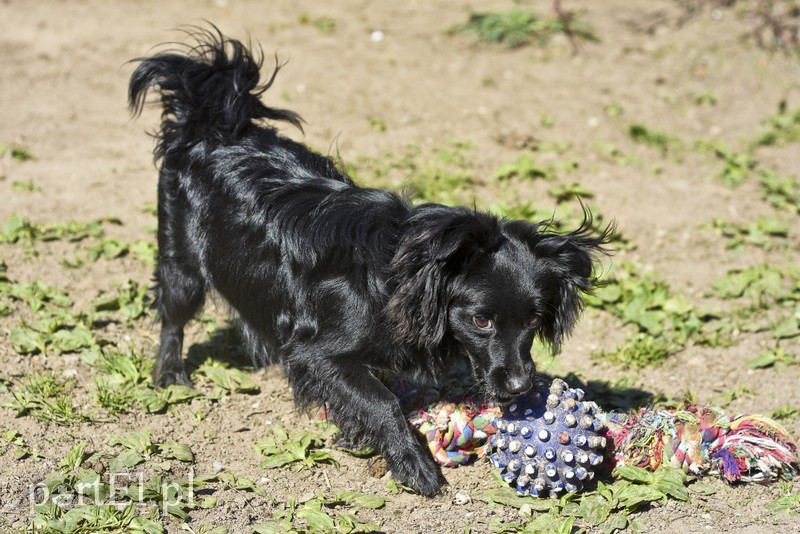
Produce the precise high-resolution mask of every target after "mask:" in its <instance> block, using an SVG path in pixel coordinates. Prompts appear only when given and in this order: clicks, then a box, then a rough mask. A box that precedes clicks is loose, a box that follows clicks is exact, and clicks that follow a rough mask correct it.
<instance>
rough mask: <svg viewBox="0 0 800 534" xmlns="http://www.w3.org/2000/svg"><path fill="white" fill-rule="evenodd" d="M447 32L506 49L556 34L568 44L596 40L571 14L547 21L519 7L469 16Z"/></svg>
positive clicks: (546, 41) (545, 40)
mask: <svg viewBox="0 0 800 534" xmlns="http://www.w3.org/2000/svg"><path fill="white" fill-rule="evenodd" d="M450 33H469V34H473V35H474V36H475V37H476V39H477V40H478V42H480V43H485V44H494V45H503V46H507V47H509V48H519V47H521V46H525V45H528V44H531V43H535V44H538V45H539V46H543V45H545V44H547V43H548V42H549V41H550V39H551V38H552V37H553V36H554V35H556V34H565V35H567V36H568V37H569V38H570V40H571V41H572V40H581V41H597V37H596V36H595V34H594V33H593V32H592V30H591V29H590V28H589V27H588V26H587V25H586V24H585V23H583V22H582V21H580V20H578V19H577V18H576V17H575V15H574V14H571V13H570V14H569V15H568V16H567V17H556V18H552V19H547V18H542V17H539V16H538V15H536V14H535V13H534V12H532V11H528V10H523V9H519V8H514V9H511V10H509V11H504V12H495V13H471V14H470V16H469V19H468V20H467V22H465V23H463V24H459V25H457V26H455V27H453V28H452V29H451V30H450Z"/></svg>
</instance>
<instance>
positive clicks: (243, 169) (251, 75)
mask: <svg viewBox="0 0 800 534" xmlns="http://www.w3.org/2000/svg"><path fill="white" fill-rule="evenodd" d="M193 37H194V39H195V40H196V41H197V44H196V45H195V46H193V47H187V50H186V52H184V53H180V52H174V51H170V52H166V53H162V54H157V55H154V56H152V57H149V58H145V59H142V60H140V63H139V65H138V67H137V68H136V70H135V71H134V73H133V75H132V76H131V81H130V87H129V104H130V107H131V110H132V111H133V113H134V114H138V113H140V112H141V110H142V108H143V106H144V103H145V97H146V94H147V92H148V90H149V89H157V90H158V92H159V94H160V100H161V106H162V109H163V111H162V122H161V128H160V130H159V132H158V133H157V135H156V139H157V145H156V149H155V157H156V160H157V161H158V162H159V164H160V178H159V186H158V187H159V199H158V204H159V262H158V266H157V269H156V280H157V282H158V289H157V291H158V303H159V310H160V312H161V315H162V318H163V319H165V320H166V321H167V322H168V323H172V322H174V323H175V324H176V325H178V324H181V325H182V324H185V322H186V321H188V319H190V318H191V317H192V316H193V315H194V314H195V313H196V312H197V310H198V309H199V307H200V305H201V304H202V302H203V295H205V293H206V291H207V290H209V289H215V290H217V291H218V292H219V293H220V294H221V295H222V296H223V297H224V298H225V299H226V300H227V301H228V302H229V303H230V304H231V305H232V307H233V308H234V310H235V311H236V312H237V314H238V315H239V317H240V319H241V321H242V327H243V330H244V334H245V335H244V337H245V340H246V341H247V342H248V345H249V346H250V348H251V352H252V353H253V355H254V356H255V357H256V360H257V361H256V363H260V364H263V363H266V362H267V361H275V359H276V356H278V354H277V352H278V350H279V348H280V347H281V346H283V345H285V344H286V343H288V342H289V341H291V340H292V338H293V336H294V337H297V336H301V337H302V336H303V335H311V334H310V333H313V332H316V331H317V330H318V329H319V328H320V325H319V324H316V323H317V322H318V321H310V320H309V321H306V320H305V319H304V317H303V315H305V314H304V311H308V310H307V308H308V307H309V305H315V306H318V307H323V308H324V307H325V306H327V304H326V299H325V291H322V292H320V291H319V290H320V288H321V287H327V286H326V284H327V285H328V286H330V287H331V289H330V291H334V292H335V293H341V292H342V291H343V290H344V289H345V288H346V289H347V290H348V291H350V292H352V293H353V294H359V293H362V294H366V293H369V294H371V295H376V294H380V293H381V287H379V286H382V284H383V280H382V278H381V276H376V275H379V274H380V273H381V271H382V269H381V268H378V269H375V268H374V267H376V266H381V265H384V266H385V265H387V264H388V263H389V261H390V260H391V253H392V250H393V243H394V241H395V240H396V238H397V233H398V232H397V226H398V225H399V224H400V223H401V221H403V220H404V219H405V217H406V216H407V212H408V205H407V204H406V203H405V202H404V201H403V200H401V199H400V198H399V197H398V196H397V195H394V194H392V193H388V192H386V191H381V190H374V189H366V188H359V187H356V186H355V185H354V184H353V183H352V181H351V180H350V179H349V178H348V177H347V176H346V175H344V174H342V173H341V172H339V170H338V169H337V168H336V165H335V164H334V162H333V161H332V160H331V159H330V158H327V157H324V156H322V155H319V154H317V153H315V152H313V151H310V150H308V149H307V148H306V147H305V146H303V145H302V144H300V143H297V142H294V141H292V140H290V139H288V138H286V137H283V136H281V135H278V133H277V132H276V130H275V129H274V128H273V127H271V126H270V125H269V124H265V123H263V121H261V120H260V119H270V120H274V121H285V122H288V123H291V124H293V125H294V126H296V127H298V128H300V129H301V130H302V121H301V119H300V117H299V116H298V115H297V114H296V113H294V112H292V111H288V110H284V109H275V108H271V107H267V106H265V105H264V104H263V103H262V102H261V99H260V97H261V96H262V94H263V93H264V92H265V91H266V90H267V89H268V88H269V87H270V86H271V84H272V82H273V81H274V79H275V74H276V73H277V71H278V70H279V68H280V65H278V66H276V68H275V70H274V71H273V73H272V76H271V77H270V78H269V80H267V82H266V83H265V84H263V85H259V69H260V67H261V63H262V58H261V57H257V56H254V55H253V53H252V52H251V51H250V50H249V49H248V48H247V47H245V46H244V45H243V44H242V43H241V42H239V41H236V40H230V39H226V38H225V37H223V36H222V35H221V34H220V33H218V32H214V31H200V32H198V33H195V34H193ZM359 265H361V266H365V265H368V266H369V268H364V269H360V268H359ZM297 273H304V274H303V276H301V277H299V276H298V275H297ZM334 279H335V281H334ZM336 286H338V287H336ZM345 286H346V287H345ZM367 286H371V287H370V289H369V290H367V289H366V288H367ZM309 292H313V293H314V294H310V293H309ZM333 300H335V301H336V303H337V305H341V302H340V301H339V299H333ZM350 300H351V301H352V299H350ZM373 305H374V306H373ZM353 306H355V307H360V308H365V309H359V310H357V313H356V314H355V315H356V316H358V315H361V314H363V313H379V312H380V310H377V309H371V308H372V307H377V306H378V303H365V302H358V303H357V304H356V303H355V302H354V303H353ZM321 311H323V313H320V312H321ZM351 311H353V310H338V311H333V310H330V311H326V310H319V309H317V310H314V311H313V313H311V314H310V315H313V316H315V317H325V316H327V315H335V316H339V315H340V314H342V313H350V312H351ZM329 312H330V313H329ZM171 319H174V320H171ZM304 323H309V324H304ZM311 323H313V324H311ZM166 330H167V331H168V332H169V331H170V328H166ZM174 330H175V331H176V332H177V327H176V328H175V329H174ZM176 336H177V334H176ZM164 337H165V334H164V333H163V331H162V346H167V347H172V349H171V350H172V352H174V349H175V347H177V346H178V345H180V340H179V339H174V340H172V341H170V339H166V340H165V339H164ZM167 338H169V336H168V335H167ZM162 352H164V351H163V350H162ZM173 359H175V358H173ZM159 361H161V358H159ZM173 367H175V368H177V367H180V366H179V365H178V362H177V361H175V362H174V364H172V365H170V366H168V368H167V369H163V370H162V369H160V367H158V366H157V368H156V370H155V371H154V373H155V376H156V378H157V380H159V381H160V382H161V383H162V384H168V383H171V382H187V381H188V379H187V378H186V377H185V376H183V375H179V376H175V374H174V373H173V369H172V368H173Z"/></svg>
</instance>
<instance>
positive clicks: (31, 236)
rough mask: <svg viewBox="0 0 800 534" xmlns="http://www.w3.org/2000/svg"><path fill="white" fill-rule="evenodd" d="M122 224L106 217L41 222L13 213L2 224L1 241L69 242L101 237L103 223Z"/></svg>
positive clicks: (0, 228)
mask: <svg viewBox="0 0 800 534" xmlns="http://www.w3.org/2000/svg"><path fill="white" fill-rule="evenodd" d="M107 223H111V224H121V222H120V221H119V219H114V218H105V219H98V220H95V221H90V222H88V223H82V222H78V221H72V222H67V223H58V224H39V223H35V222H31V221H30V220H28V219H26V218H25V217H23V216H21V215H18V214H12V215H11V216H10V217H9V218H8V219H7V220H6V221H5V222H4V223H3V224H2V226H0V243H17V242H33V241H56V240H64V241H68V242H77V241H82V240H84V239H86V238H89V237H93V238H99V237H102V236H103V234H104V230H103V224H107Z"/></svg>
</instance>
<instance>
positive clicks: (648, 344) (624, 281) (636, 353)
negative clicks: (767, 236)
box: [586, 263, 725, 367]
mask: <svg viewBox="0 0 800 534" xmlns="http://www.w3.org/2000/svg"><path fill="white" fill-rule="evenodd" d="M586 302H587V304H588V305H589V306H590V307H593V308H597V309H601V310H605V311H607V312H609V313H611V314H612V315H614V316H615V317H617V318H618V319H620V320H622V322H623V324H625V325H629V326H632V327H633V328H634V329H635V334H634V335H633V336H631V337H630V338H629V339H628V341H626V343H625V344H624V345H623V346H621V347H617V348H616V349H614V350H611V351H602V352H600V353H599V354H598V356H600V357H602V358H604V359H608V360H610V361H611V362H613V363H615V364H617V365H621V366H623V367H644V366H648V365H654V364H659V363H662V362H664V361H665V360H666V358H667V357H669V355H671V354H673V353H675V352H678V351H680V350H682V349H683V348H684V347H685V346H686V345H687V344H688V343H689V341H690V340H691V341H693V342H695V343H701V344H711V345H715V344H719V343H722V342H723V341H724V337H725V335H724V334H725V332H724V331H722V330H720V329H718V328H715V327H718V326H719V324H717V325H714V324H713V322H712V320H713V319H714V317H713V316H711V315H709V314H707V313H703V312H701V311H699V310H698V309H697V308H696V307H695V306H694V305H693V304H692V303H691V302H690V301H689V300H688V298H687V297H686V296H685V295H681V294H675V293H674V292H673V291H672V290H671V288H670V287H669V286H668V285H667V284H666V283H665V282H663V281H661V280H659V279H658V278H656V277H655V276H654V275H653V274H651V273H643V272H641V270H640V269H638V268H636V267H635V266H634V265H632V264H629V263H628V264H622V265H621V266H619V267H617V268H615V269H614V271H613V272H612V273H610V275H609V276H608V277H607V278H606V279H605V280H603V285H602V286H601V287H599V288H598V289H597V290H595V292H594V293H593V294H592V295H590V296H589V297H588V298H587V300H586Z"/></svg>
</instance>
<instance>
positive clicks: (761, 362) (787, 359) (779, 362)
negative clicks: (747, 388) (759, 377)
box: [747, 348, 800, 369]
mask: <svg viewBox="0 0 800 534" xmlns="http://www.w3.org/2000/svg"><path fill="white" fill-rule="evenodd" d="M798 364H800V360H798V359H797V358H796V357H795V356H792V355H791V354H786V352H784V350H783V349H781V348H776V349H775V350H771V351H767V352H763V353H761V355H760V356H759V357H758V358H755V359H753V360H750V361H749V362H747V368H748V369H766V368H768V367H774V366H787V365H798Z"/></svg>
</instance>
